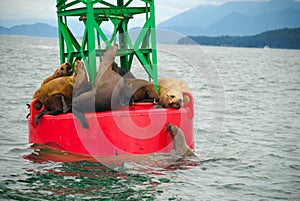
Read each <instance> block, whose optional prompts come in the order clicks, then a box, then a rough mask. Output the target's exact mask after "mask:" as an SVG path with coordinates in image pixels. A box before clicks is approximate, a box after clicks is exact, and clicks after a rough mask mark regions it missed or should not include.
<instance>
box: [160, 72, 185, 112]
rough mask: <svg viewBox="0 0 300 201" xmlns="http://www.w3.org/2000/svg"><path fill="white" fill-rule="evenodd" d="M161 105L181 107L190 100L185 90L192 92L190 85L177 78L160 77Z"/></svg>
mask: <svg viewBox="0 0 300 201" xmlns="http://www.w3.org/2000/svg"><path fill="white" fill-rule="evenodd" d="M158 87H159V105H161V106H162V107H165V108H169V107H171V108H176V109H179V108H181V107H182V106H183V105H184V103H187V102H189V97H188V96H184V95H183V92H191V90H190V88H189V86H188V85H187V84H186V83H185V82H183V81H181V80H177V79H173V78H161V79H158Z"/></svg>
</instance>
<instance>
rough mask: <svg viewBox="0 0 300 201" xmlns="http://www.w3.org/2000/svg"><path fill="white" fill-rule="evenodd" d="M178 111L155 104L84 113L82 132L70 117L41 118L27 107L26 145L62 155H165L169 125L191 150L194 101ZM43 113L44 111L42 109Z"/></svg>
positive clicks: (169, 138)
mask: <svg viewBox="0 0 300 201" xmlns="http://www.w3.org/2000/svg"><path fill="white" fill-rule="evenodd" d="M186 94H187V95H189V97H190V102H189V103H187V104H185V105H184V106H183V107H182V108H180V109H173V108H158V107H157V105H156V104H155V103H135V104H134V105H132V106H128V107H124V108H123V109H121V110H116V111H106V112H96V113H85V116H86V119H87V123H88V125H89V128H88V129H85V128H82V126H81V124H80V122H79V121H78V120H77V119H76V118H75V116H74V115H73V113H66V114H59V115H57V116H53V115H43V116H42V118H41V120H40V121H39V123H38V124H37V125H36V124H35V122H34V119H35V116H36V115H37V114H38V113H39V112H41V111H37V110H35V109H34V107H33V105H34V103H35V102H36V101H37V100H33V101H32V102H31V105H30V114H31V115H30V117H29V119H28V126H29V142H30V143H34V144H40V145H43V144H53V143H54V144H56V145H58V146H59V147H61V148H62V149H63V150H64V151H67V152H70V153H76V154H84V155H92V156H114V155H122V154H150V153H168V152H170V151H171V150H172V149H173V145H172V139H171V136H170V134H169V133H168V132H167V130H166V124H168V123H171V124H174V125H177V126H178V127H180V128H181V130H182V131H183V133H184V135H185V139H186V142H187V144H188V146H190V147H191V148H192V149H194V133H193V117H194V108H193V104H194V103H193V98H192V95H191V94H189V93H186ZM42 110H43V109H42Z"/></svg>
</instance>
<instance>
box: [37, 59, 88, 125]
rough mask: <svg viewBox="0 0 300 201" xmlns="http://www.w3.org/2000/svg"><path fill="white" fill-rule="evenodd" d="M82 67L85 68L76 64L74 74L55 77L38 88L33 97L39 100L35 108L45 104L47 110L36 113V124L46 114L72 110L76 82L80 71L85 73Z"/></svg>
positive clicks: (38, 108)
mask: <svg viewBox="0 0 300 201" xmlns="http://www.w3.org/2000/svg"><path fill="white" fill-rule="evenodd" d="M82 68H84V66H83V65H76V66H75V72H74V75H73V76H64V77H59V78H56V79H53V80H51V81H49V82H47V83H46V84H44V85H42V86H41V87H40V88H39V89H37V90H36V92H35V93H34V95H33V97H32V99H35V98H37V99H38V100H39V102H37V103H36V104H35V105H34V107H35V109H36V110H40V109H41V108H42V105H44V106H45V110H43V111H41V112H40V113H39V114H37V115H36V118H35V123H36V124H38V120H39V118H40V117H41V116H42V115H44V114H51V115H57V114H60V113H67V112H70V111H71V104H72V95H73V88H74V83H75V80H76V78H77V76H79V73H83V71H82V70H81V69H82Z"/></svg>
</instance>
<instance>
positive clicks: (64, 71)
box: [41, 63, 72, 85]
mask: <svg viewBox="0 0 300 201" xmlns="http://www.w3.org/2000/svg"><path fill="white" fill-rule="evenodd" d="M70 75H72V67H71V64H70V63H63V64H62V65H60V66H59V67H58V68H57V69H56V70H55V71H54V73H53V74H52V75H50V76H49V77H47V78H46V79H45V80H44V81H43V82H42V84H41V85H44V84H46V83H47V82H49V81H51V80H53V79H56V78H59V77H63V76H70Z"/></svg>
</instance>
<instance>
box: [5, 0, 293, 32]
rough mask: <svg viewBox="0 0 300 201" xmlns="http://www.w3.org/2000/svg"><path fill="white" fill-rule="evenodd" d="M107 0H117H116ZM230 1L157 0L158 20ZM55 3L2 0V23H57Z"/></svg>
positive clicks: (8, 24) (8, 25) (39, 0)
mask: <svg viewBox="0 0 300 201" xmlns="http://www.w3.org/2000/svg"><path fill="white" fill-rule="evenodd" d="M107 1H108V2H116V0H107ZM228 1H234V0H155V5H156V22H157V23H160V22H162V21H164V20H166V19H168V18H171V17H173V16H175V15H177V14H179V13H181V12H183V11H186V10H188V9H190V8H193V7H196V6H198V5H201V4H222V3H224V2H228ZM236 1H237V0H236ZM238 1H251V0H238ZM252 1H254V0H252ZM256 1H266V0H256ZM298 1H299V0H298ZM134 2H135V1H134ZM136 2H140V1H136ZM55 4H56V1H55V0H9V1H7V0H0V5H1V6H0V25H2V26H7V27H10V26H13V25H17V24H31V23H35V22H46V23H50V24H52V25H56V7H55Z"/></svg>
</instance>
